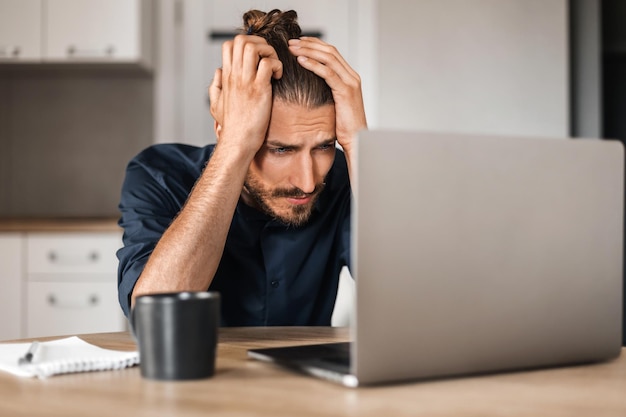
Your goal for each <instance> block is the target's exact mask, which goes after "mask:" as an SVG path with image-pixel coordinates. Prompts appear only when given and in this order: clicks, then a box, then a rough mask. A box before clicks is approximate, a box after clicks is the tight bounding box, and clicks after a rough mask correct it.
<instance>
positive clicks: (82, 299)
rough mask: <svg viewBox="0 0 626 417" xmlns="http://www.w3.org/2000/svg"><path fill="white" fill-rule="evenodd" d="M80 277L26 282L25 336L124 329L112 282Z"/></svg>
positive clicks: (114, 286) (115, 289) (115, 288)
mask: <svg viewBox="0 0 626 417" xmlns="http://www.w3.org/2000/svg"><path fill="white" fill-rule="evenodd" d="M83 278H86V279H84V280H82V281H81V282H78V281H77V282H29V283H28V296H27V302H26V303H27V323H26V337H42V336H55V335H67V334H81V333H100V332H119V331H123V330H126V320H125V318H124V316H123V315H122V310H121V309H120V306H119V304H118V302H117V287H116V283H115V281H114V280H113V281H112V280H109V281H108V282H94V281H96V279H97V277H94V276H92V277H83ZM94 278H95V279H94Z"/></svg>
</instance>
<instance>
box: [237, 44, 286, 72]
mask: <svg viewBox="0 0 626 417" xmlns="http://www.w3.org/2000/svg"><path fill="white" fill-rule="evenodd" d="M266 59H267V60H270V61H271V65H270V68H271V69H272V70H273V72H271V73H269V74H267V77H268V78H269V77H270V76H271V77H273V78H275V79H279V78H281V77H282V76H283V66H282V63H280V60H279V59H278V54H277V53H276V50H275V49H274V48H273V47H272V46H270V45H268V44H267V43H264V44H251V43H249V44H247V45H246V46H245V52H244V59H243V62H244V64H243V70H244V72H246V73H248V74H252V75H253V77H252V78H255V77H256V76H257V75H256V74H257V72H258V70H259V65H260V62H261V61H263V60H266ZM277 63H278V64H280V65H278V64H277Z"/></svg>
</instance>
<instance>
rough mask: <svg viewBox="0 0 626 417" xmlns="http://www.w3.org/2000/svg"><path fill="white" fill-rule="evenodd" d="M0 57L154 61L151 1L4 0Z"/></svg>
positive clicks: (4, 59) (0, 14) (1, 1)
mask: <svg viewBox="0 0 626 417" xmlns="http://www.w3.org/2000/svg"><path fill="white" fill-rule="evenodd" d="M0 62H3V63H15V62H49V63H133V64H140V65H142V66H145V67H150V66H151V64H152V1H151V0H0Z"/></svg>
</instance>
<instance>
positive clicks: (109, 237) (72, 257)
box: [26, 232, 122, 274]
mask: <svg viewBox="0 0 626 417" xmlns="http://www.w3.org/2000/svg"><path fill="white" fill-rule="evenodd" d="M121 246H122V238H121V234H120V233H115V232H112V233H72V234H70V233H59V234H56V233H49V234H45V233H41V234H35V233H33V234H30V235H28V237H27V244H26V248H27V254H28V256H27V259H28V262H27V266H26V270H27V273H28V274H37V273H41V274H66V273H114V272H115V271H116V270H117V264H118V261H117V258H116V256H115V252H116V251H117V250H118V249H119V248H120V247H121Z"/></svg>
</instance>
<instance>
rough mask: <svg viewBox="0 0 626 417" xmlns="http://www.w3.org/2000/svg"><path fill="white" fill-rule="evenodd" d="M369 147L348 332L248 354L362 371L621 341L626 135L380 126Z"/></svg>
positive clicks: (455, 369) (359, 186)
mask: <svg viewBox="0 0 626 417" xmlns="http://www.w3.org/2000/svg"><path fill="white" fill-rule="evenodd" d="M357 152H358V153H357V157H358V160H357V164H356V166H355V170H356V175H355V178H354V183H353V185H354V197H355V201H354V207H353V229H352V232H353V235H352V250H353V257H352V262H353V268H352V274H353V276H354V278H355V280H356V305H355V312H354V318H355V320H354V323H353V326H352V329H351V343H349V344H332V345H314V346H304V347H302V346H300V347H286V348H272V349H254V350H251V351H249V355H250V356H251V357H253V358H257V359H261V360H267V361H273V362H275V363H278V364H282V365H285V366H288V367H290V368H296V369H299V370H301V371H304V372H306V373H309V374H311V375H315V376H320V377H323V378H328V379H330V380H334V381H337V382H340V383H342V384H344V385H348V386H352V387H354V386H360V385H370V384H379V383H389V382H396V381H404V380H415V379H430V378H440V377H446V376H460V375H472V374H479V373H491V372H499V371H507V370H519V369H529V368H537V367H551V366H559V365H568V364H577V363H587V362H594V361H602V360H607V359H610V358H614V357H616V356H618V355H619V353H620V350H621V342H622V253H623V252H622V245H623V216H624V207H623V200H624V152H623V147H622V145H621V143H620V142H617V141H601V140H568V139H539V138H522V137H494V136H490V137H487V136H469V135H461V134H434V133H423V132H422V133H419V132H396V131H376V130H371V131H365V132H362V133H361V134H360V135H359V138H358V150H357Z"/></svg>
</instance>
